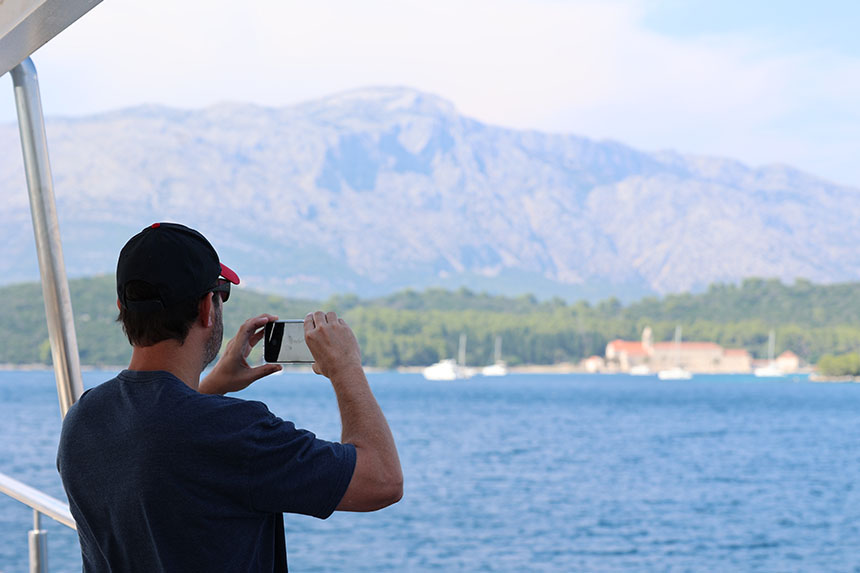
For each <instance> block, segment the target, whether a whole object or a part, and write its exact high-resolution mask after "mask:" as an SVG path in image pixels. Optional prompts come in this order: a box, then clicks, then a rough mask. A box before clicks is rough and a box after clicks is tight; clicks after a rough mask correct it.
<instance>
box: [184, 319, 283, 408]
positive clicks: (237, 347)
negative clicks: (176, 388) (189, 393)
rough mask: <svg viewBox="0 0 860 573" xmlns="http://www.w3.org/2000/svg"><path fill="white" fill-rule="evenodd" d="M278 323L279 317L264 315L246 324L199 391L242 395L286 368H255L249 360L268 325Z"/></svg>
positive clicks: (267, 365)
mask: <svg viewBox="0 0 860 573" xmlns="http://www.w3.org/2000/svg"><path fill="white" fill-rule="evenodd" d="M276 320H278V317H277V316H274V315H272V314H261V315H260V316H255V317H254V318H249V319H248V320H246V321H245V322H244V323H242V326H241V327H239V332H238V333H236V336H234V337H233V338H232V339H231V340H230V342H228V343H227V347H226V348H225V350H224V354H223V355H222V356H221V358H220V359H219V360H218V363H217V364H215V367H214V368H213V369H212V371H211V372H210V373H209V375H208V376H206V378H204V379H203V380H201V381H200V385H199V386H198V387H197V389H198V391H200V392H201V393H203V394H226V393H227V392H238V391H239V390H243V389H245V388H247V387H248V386H250V385H251V384H252V383H253V382H256V381H257V380H259V379H260V378H263V377H264V376H268V375H269V374H274V373H275V372H279V371H280V370H281V368H282V367H281V365H280V364H263V365H262V366H257V367H256V368H252V367H251V366H250V365H249V364H248V360H247V359H248V355H249V354H250V353H251V349H252V348H254V346H256V344H257V343H258V342H260V339H262V338H263V334H264V332H265V330H264V327H265V326H266V323H269V322H274V321H276Z"/></svg>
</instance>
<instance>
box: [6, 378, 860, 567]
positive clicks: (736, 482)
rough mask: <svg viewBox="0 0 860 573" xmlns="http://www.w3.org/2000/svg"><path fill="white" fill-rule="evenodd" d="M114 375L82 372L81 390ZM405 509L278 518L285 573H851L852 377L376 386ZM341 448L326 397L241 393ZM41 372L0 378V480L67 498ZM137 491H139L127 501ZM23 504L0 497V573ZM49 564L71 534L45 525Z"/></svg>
mask: <svg viewBox="0 0 860 573" xmlns="http://www.w3.org/2000/svg"><path fill="white" fill-rule="evenodd" d="M112 375H113V373H112V372H86V373H85V386H87V387H91V386H93V385H96V384H98V383H99V382H101V381H103V380H104V379H106V378H108V377H110V376H112ZM370 380H371V385H372V387H373V390H374V392H375V394H376V395H377V398H378V399H379V402H380V403H381V405H382V408H383V410H384V411H385V413H386V415H387V417H388V420H389V423H390V424H391V427H392V430H393V432H394V435H395V438H396V440H397V444H398V447H399V450H400V455H401V461H402V463H403V469H404V475H405V480H406V481H405V495H404V497H403V500H402V501H401V502H400V503H399V504H397V505H394V506H392V507H390V508H387V509H384V510H382V511H380V512H376V513H369V514H348V513H336V514H335V515H333V516H332V517H331V518H329V519H328V520H326V521H319V520H316V519H313V518H307V517H299V516H291V515H288V516H287V517H286V527H287V547H288V553H289V561H290V569H291V571H297V572H303V571H349V572H360V571H366V572H371V571H372V572H378V571H398V572H399V571H445V572H448V571H588V572H591V571H636V572H640V571H644V572H649V571H660V572H664V571H709V572H710V571H768V572H771V571H804V572H807V571H860V495H858V494H860V447H858V441H860V385H857V384H815V383H810V382H808V381H807V380H806V379H805V378H802V377H801V378H786V379H781V380H778V381H777V380H772V381H762V380H761V379H755V378H752V377H743V376H696V377H694V378H693V380H691V381H678V382H660V381H658V380H657V379H656V378H654V377H629V376H623V375H618V376H608V375H603V376H601V375H511V376H507V377H504V378H494V379H489V378H473V379H471V380H463V381H456V382H428V381H426V380H424V379H423V378H422V377H421V376H420V375H411V374H396V373H382V374H371V375H370ZM239 396H240V397H246V398H249V399H257V400H263V401H265V402H266V403H267V404H268V405H269V407H270V409H271V410H272V411H274V412H275V413H277V414H278V415H280V416H281V417H284V418H288V419H291V420H293V421H295V422H296V423H297V425H299V426H302V427H306V428H309V429H311V430H313V431H315V432H316V433H317V435H319V436H321V437H324V438H327V439H333V440H336V439H338V437H339V433H340V422H339V417H338V412H337V408H336V404H335V400H334V394H333V392H332V390H331V387H330V386H329V385H328V383H327V382H326V381H325V379H323V378H320V377H318V376H314V375H312V374H295V373H287V374H283V375H280V376H274V377H271V378H269V379H266V380H263V381H260V382H258V383H257V384H255V385H254V386H252V387H251V388H249V389H247V390H246V391H244V392H242V393H240V394H239ZM59 427H60V415H59V406H58V402H57V398H56V390H55V386H54V378H53V373H51V372H0V436H2V440H0V472H2V473H5V474H7V475H10V476H12V477H14V478H16V479H19V480H21V481H24V482H27V483H29V484H30V485H33V486H35V487H38V488H40V489H42V490H44V491H46V492H47V493H49V494H51V495H53V496H55V497H59V498H62V499H64V495H63V491H62V487H61V484H60V480H59V477H58V475H57V472H56V469H55V463H54V457H55V452H56V447H57V441H58V434H59ZM129 493H130V495H133V492H129ZM32 520H33V517H32V511H31V510H29V508H27V507H25V506H24V505H22V504H20V503H18V502H16V501H14V500H11V499H9V498H7V497H5V496H2V495H0V571H2V572H3V573H11V572H19V571H20V572H24V571H26V570H27V531H28V530H29V529H30V528H31V527H32ZM45 523H46V524H47V529H48V530H49V542H48V546H49V563H50V570H51V571H53V572H64V571H80V557H79V555H78V548H77V538H76V535H75V534H74V532H72V531H71V530H69V529H67V528H65V527H63V526H60V525H58V524H56V523H54V522H53V521H51V520H47V519H46V520H45Z"/></svg>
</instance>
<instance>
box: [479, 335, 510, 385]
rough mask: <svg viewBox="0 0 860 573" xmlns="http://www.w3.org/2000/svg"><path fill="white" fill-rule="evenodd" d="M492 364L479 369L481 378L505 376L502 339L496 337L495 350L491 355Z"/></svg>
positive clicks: (506, 371) (505, 368)
mask: <svg viewBox="0 0 860 573" xmlns="http://www.w3.org/2000/svg"><path fill="white" fill-rule="evenodd" d="M493 358H494V359H493V363H492V364H490V365H489V366H484V367H483V368H481V374H482V375H483V376H507V374H508V365H507V364H506V363H505V361H504V360H502V337H501V336H497V337H496V348H495V352H494V354H493Z"/></svg>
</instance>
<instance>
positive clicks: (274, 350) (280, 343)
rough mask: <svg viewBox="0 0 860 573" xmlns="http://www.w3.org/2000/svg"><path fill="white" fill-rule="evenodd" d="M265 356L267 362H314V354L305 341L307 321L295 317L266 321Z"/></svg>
mask: <svg viewBox="0 0 860 573" xmlns="http://www.w3.org/2000/svg"><path fill="white" fill-rule="evenodd" d="M263 358H264V359H265V360H266V362H285V363H293V364H311V363H313V361H314V357H313V354H311V351H310V349H309V348H308V345H307V343H305V321H304V320H302V319H295V320H278V321H275V322H269V323H266V332H265V335H264V337H263Z"/></svg>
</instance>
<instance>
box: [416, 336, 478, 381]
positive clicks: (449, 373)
mask: <svg viewBox="0 0 860 573" xmlns="http://www.w3.org/2000/svg"><path fill="white" fill-rule="evenodd" d="M459 350H460V351H459V353H458V355H459V363H458V361H457V360H454V359H453V358H446V359H444V360H440V361H439V362H437V363H436V364H432V365H430V366H428V367H427V368H425V369H424V370H422V371H421V373H422V374H423V375H424V378H426V379H427V380H458V379H460V378H471V377H472V376H473V375H474V374H475V371H474V369H473V368H467V367H466V333H465V332H464V333H462V334H460V349H459Z"/></svg>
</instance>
